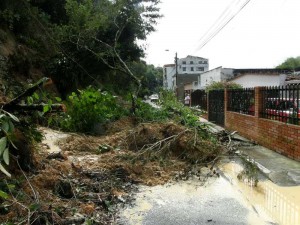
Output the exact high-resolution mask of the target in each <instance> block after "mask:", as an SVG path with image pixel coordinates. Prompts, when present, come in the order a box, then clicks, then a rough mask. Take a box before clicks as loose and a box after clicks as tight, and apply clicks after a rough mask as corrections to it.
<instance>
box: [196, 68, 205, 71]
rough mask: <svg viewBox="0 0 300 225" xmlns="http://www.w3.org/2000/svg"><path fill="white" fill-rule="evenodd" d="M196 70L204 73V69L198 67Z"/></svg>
mask: <svg viewBox="0 0 300 225" xmlns="http://www.w3.org/2000/svg"><path fill="white" fill-rule="evenodd" d="M196 70H197V71H204V67H197V68H196Z"/></svg>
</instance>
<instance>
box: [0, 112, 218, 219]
mask: <svg viewBox="0 0 300 225" xmlns="http://www.w3.org/2000/svg"><path fill="white" fill-rule="evenodd" d="M59 145H60V148H61V150H62V151H61V153H60V154H59V155H60V156H59V157H57V158H56V157H50V158H49V153H48V151H47V149H45V147H44V146H43V145H39V148H40V150H39V151H37V152H36V160H37V162H38V165H37V171H35V173H31V174H27V178H28V181H26V179H24V176H23V175H20V176H19V177H14V178H13V179H10V180H7V182H8V183H13V182H15V181H16V180H22V181H21V182H20V183H17V184H16V188H15V189H12V196H14V198H10V199H8V200H7V201H4V200H2V201H1V200H0V203H1V204H2V205H3V207H2V208H0V222H8V221H10V222H13V223H16V222H20V221H23V223H20V224H28V221H29V222H30V223H31V224H46V223H50V224H71V223H74V224H82V223H81V222H82V221H81V220H80V219H82V218H83V221H84V220H86V219H87V218H89V219H90V220H91V221H93V224H112V223H113V222H114V216H113V215H114V213H113V212H114V210H115V209H116V206H117V205H122V204H126V203H128V201H130V199H131V195H130V194H131V192H132V191H133V190H134V189H135V187H136V186H135V185H136V184H139V183H141V184H145V185H157V184H164V183H166V182H168V181H170V180H171V179H172V178H173V177H174V175H175V174H176V173H178V172H179V171H181V172H182V171H184V170H186V169H187V168H189V166H190V163H189V162H198V163H199V162H203V163H207V162H209V161H210V160H212V159H214V158H215V157H216V156H217V155H218V154H219V152H220V148H218V147H216V146H215V145H213V144H211V143H210V142H208V141H205V140H202V139H201V138H197V139H195V133H194V131H191V130H187V129H186V128H185V127H183V126H179V125H177V124H174V123H145V124H139V125H136V126H135V121H134V120H132V119H130V118H127V119H123V120H121V121H117V122H116V123H114V124H112V125H111V126H110V127H109V129H108V135H106V136H100V137H95V136H83V135H77V134H70V136H69V137H68V138H67V139H66V140H65V141H61V142H60V143H59ZM47 157H48V158H47ZM29 215H30V216H29ZM76 216H77V217H76ZM74 221H75V222H74Z"/></svg>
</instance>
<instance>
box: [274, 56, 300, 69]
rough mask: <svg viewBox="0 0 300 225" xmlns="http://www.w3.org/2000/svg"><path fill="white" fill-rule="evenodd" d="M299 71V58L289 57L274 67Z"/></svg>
mask: <svg viewBox="0 0 300 225" xmlns="http://www.w3.org/2000/svg"><path fill="white" fill-rule="evenodd" d="M297 68H298V69H300V56H298V57H295V58H293V57H290V58H288V59H286V60H285V61H284V62H283V63H281V64H280V65H278V66H276V69H289V70H295V69H297Z"/></svg>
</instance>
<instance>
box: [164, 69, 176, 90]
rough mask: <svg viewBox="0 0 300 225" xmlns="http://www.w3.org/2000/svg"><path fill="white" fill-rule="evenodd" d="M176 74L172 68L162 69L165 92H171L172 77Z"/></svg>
mask: <svg viewBox="0 0 300 225" xmlns="http://www.w3.org/2000/svg"><path fill="white" fill-rule="evenodd" d="M175 73H176V69H175V65H174V66H169V65H167V66H164V67H163V87H164V89H167V90H173V88H174V87H173V82H174V80H175V79H174V75H175Z"/></svg>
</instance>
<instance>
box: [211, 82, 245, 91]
mask: <svg viewBox="0 0 300 225" xmlns="http://www.w3.org/2000/svg"><path fill="white" fill-rule="evenodd" d="M225 88H228V89H240V88H243V87H242V85H240V84H236V83H233V82H226V81H219V82H216V81H212V82H211V83H210V84H209V85H207V86H206V88H205V91H206V92H209V91H211V90H222V89H225Z"/></svg>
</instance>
